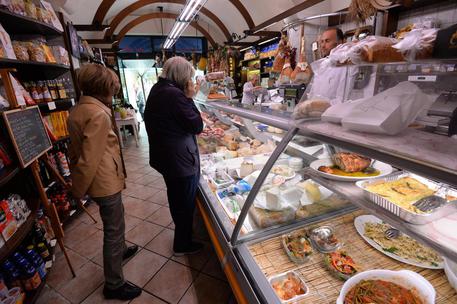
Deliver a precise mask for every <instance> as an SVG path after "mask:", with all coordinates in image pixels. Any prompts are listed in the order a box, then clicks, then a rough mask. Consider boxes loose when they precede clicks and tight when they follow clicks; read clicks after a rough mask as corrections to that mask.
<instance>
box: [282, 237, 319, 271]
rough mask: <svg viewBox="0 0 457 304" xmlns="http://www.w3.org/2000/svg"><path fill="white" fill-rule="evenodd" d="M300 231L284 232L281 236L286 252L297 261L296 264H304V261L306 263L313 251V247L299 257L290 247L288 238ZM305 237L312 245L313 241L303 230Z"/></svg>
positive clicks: (291, 258)
mask: <svg viewBox="0 0 457 304" xmlns="http://www.w3.org/2000/svg"><path fill="white" fill-rule="evenodd" d="M299 233H300V232H299V231H297V232H292V233H289V234H284V235H283V236H282V237H281V243H282V247H283V248H284V251H285V252H286V254H287V256H288V257H289V259H290V260H291V261H292V262H294V263H296V264H303V263H306V262H307V261H309V257H310V256H311V254H312V253H313V250H312V247H311V249H310V251H309V252H305V253H304V254H303V257H302V258H300V257H297V256H295V255H294V254H293V252H292V251H291V250H290V249H289V247H288V246H287V239H288V238H290V237H296V236H297V235H298V234H299ZM302 237H303V239H305V241H306V242H308V243H309V245H310V246H311V242H310V241H309V239H308V238H307V237H306V236H305V233H304V232H303V236H302Z"/></svg>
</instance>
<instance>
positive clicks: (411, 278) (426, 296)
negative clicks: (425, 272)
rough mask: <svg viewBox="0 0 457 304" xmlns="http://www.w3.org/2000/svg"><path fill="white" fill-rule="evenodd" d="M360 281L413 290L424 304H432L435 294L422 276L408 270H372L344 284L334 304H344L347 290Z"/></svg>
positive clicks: (359, 274)
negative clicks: (371, 281) (373, 281)
mask: <svg viewBox="0 0 457 304" xmlns="http://www.w3.org/2000/svg"><path fill="white" fill-rule="evenodd" d="M362 280H383V281H388V282H392V283H395V284H398V285H400V286H402V287H404V288H407V289H414V290H415V291H416V294H417V295H418V296H419V297H420V299H421V300H422V301H423V303H424V304H434V303H435V297H436V292H435V289H434V288H433V286H432V284H430V283H429V281H427V280H426V279H425V278H424V277H423V276H421V275H420V274H418V273H415V272H414V271H410V270H399V271H392V270H385V269H373V270H367V271H364V272H360V273H358V274H356V275H354V276H353V277H352V278H350V279H349V280H347V281H346V283H344V285H343V287H342V288H341V291H340V295H339V297H338V299H337V300H336V304H344V298H345V297H346V294H347V293H348V292H349V290H350V289H351V288H352V287H354V286H355V285H356V284H357V283H359V282H360V281H362Z"/></svg>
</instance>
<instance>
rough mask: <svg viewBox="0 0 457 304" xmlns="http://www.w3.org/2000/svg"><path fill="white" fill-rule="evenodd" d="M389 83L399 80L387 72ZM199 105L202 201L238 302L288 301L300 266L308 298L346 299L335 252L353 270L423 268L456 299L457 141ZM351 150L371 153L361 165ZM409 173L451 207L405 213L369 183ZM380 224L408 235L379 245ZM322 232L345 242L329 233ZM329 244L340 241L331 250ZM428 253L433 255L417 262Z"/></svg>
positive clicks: (439, 293)
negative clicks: (290, 276) (344, 170)
mask: <svg viewBox="0 0 457 304" xmlns="http://www.w3.org/2000/svg"><path fill="white" fill-rule="evenodd" d="M375 70H378V69H375ZM414 72H416V71H414ZM419 76H420V75H419ZM396 77H398V75H396ZM380 79H381V80H380V82H381V83H383V84H384V85H386V84H387V83H390V84H392V85H393V83H394V81H391V82H387V81H386V78H385V73H384V74H382V75H381V76H380ZM406 79H408V77H406ZM378 83H379V82H378ZM390 84H389V85H390ZM386 86H387V85H386ZM359 87H360V84H359ZM197 105H198V107H199V108H200V110H201V112H202V115H203V116H204V119H205V123H206V127H205V130H204V132H203V133H202V134H201V135H200V136H199V138H198V143H199V147H200V154H201V168H202V177H201V182H200V193H199V199H198V201H199V204H198V205H199V208H200V210H201V211H202V213H203V214H204V215H203V217H204V219H205V222H206V224H207V227H208V228H209V230H210V236H211V239H212V241H213V243H215V247H216V251H217V253H218V256H219V259H220V260H221V263H222V266H223V269H224V271H225V273H226V275H227V277H228V278H229V282H230V284H231V285H232V289H233V290H234V293H235V295H236V297H237V300H238V301H239V302H245V303H281V299H280V298H279V297H278V295H282V296H284V290H283V287H284V286H281V285H278V284H276V283H275V282H276V281H275V280H278V278H276V276H277V275H280V274H283V273H285V272H288V271H291V270H293V271H294V273H295V274H298V275H299V277H300V278H301V279H302V280H303V281H304V283H305V284H306V288H307V291H308V292H307V294H306V295H304V296H303V297H302V298H299V299H298V300H297V302H298V303H335V301H336V299H337V297H338V295H339V294H340V290H341V288H342V286H343V284H344V280H341V273H339V272H338V271H336V272H335V269H334V268H332V266H329V263H330V265H331V263H332V261H333V259H336V258H338V257H336V255H335V252H336V253H337V254H339V255H341V254H343V255H347V256H349V257H350V259H351V260H350V261H352V262H351V263H349V264H351V265H352V264H355V265H356V266H354V268H355V269H352V271H353V272H354V273H360V272H363V271H365V270H371V269H389V270H400V269H406V270H411V271H414V272H417V273H419V274H421V275H422V276H423V277H424V278H425V279H426V280H428V281H429V282H430V283H431V284H432V286H433V287H434V290H435V291H436V303H456V302H457V293H456V291H455V289H453V287H452V286H451V284H450V283H449V281H448V280H449V279H448V278H447V277H446V275H445V273H444V271H443V267H444V264H445V263H444V260H445V259H446V260H447V261H449V262H452V261H454V262H457V239H456V237H455V231H457V214H456V212H455V211H456V210H457V209H456V208H455V207H454V206H453V205H452V200H453V199H455V198H456V197H457V191H455V190H453V189H455V188H456V187H457V163H456V158H455V155H456V154H455V151H456V147H457V141H456V140H455V139H453V138H448V137H445V136H442V135H437V134H436V133H431V132H424V131H423V130H418V129H411V128H409V129H408V130H406V131H405V132H402V133H400V135H396V136H383V135H375V134H363V133H357V132H351V131H347V130H344V129H343V128H342V127H341V126H338V125H335V124H331V123H326V122H322V121H321V120H320V119H311V118H310V119H302V120H298V121H294V120H293V119H292V118H291V115H290V113H288V112H284V111H277V110H271V109H270V108H268V107H264V106H261V105H255V106H246V105H241V104H238V103H236V102H231V101H211V102H198V101H197ZM343 151H350V152H349V153H350V154H349V156H350V157H353V156H354V154H352V153H358V155H359V156H357V157H360V158H357V159H356V160H355V161H354V159H352V161H353V162H352V163H351V160H348V159H345V154H344V152H343ZM340 152H343V153H340ZM332 157H333V158H332ZM335 162H336V163H340V164H341V166H347V167H350V166H353V165H354V166H356V167H357V166H362V167H363V168H364V169H361V170H359V171H357V172H359V173H360V172H362V171H363V174H365V175H363V176H357V174H352V175H350V174H349V175H350V176H344V174H342V175H343V176H339V178H335V176H333V177H331V176H330V177H329V176H328V174H334V172H333V171H332V172H333V173H329V172H328V171H327V170H335V167H334V164H335ZM340 168H341V167H340ZM334 175H335V174H334ZM336 175H337V174H336ZM405 178H406V181H407V183H406V185H407V187H409V186H411V184H408V182H411V179H413V180H415V181H419V182H420V183H421V185H425V187H428V188H430V189H432V190H433V191H432V192H431V193H439V194H440V195H443V197H446V199H447V200H448V203H447V204H446V206H445V208H447V209H446V211H443V212H441V214H433V217H429V216H428V215H429V214H422V215H421V216H417V214H416V215H415V216H411V215H410V216H405V214H406V213H405V212H404V211H398V210H397V209H395V208H396V207H395V204H393V203H391V202H390V201H388V200H385V199H383V197H382V195H383V194H382V192H381V194H379V195H378V196H376V195H374V194H373V193H371V194H370V193H369V192H368V190H367V189H371V188H369V186H371V185H372V182H373V181H376V182H377V183H379V184H383V183H384V184H387V185H390V184H388V183H389V182H391V181H397V180H401V181H403V180H404V179H405ZM348 179H349V180H348ZM375 184H376V183H373V185H375ZM395 187H397V186H395ZM400 187H401V186H400ZM433 187H436V188H433ZM373 189H374V188H373ZM395 189H399V188H395ZM373 191H375V190H373ZM379 196H381V199H380V198H379ZM384 198H385V197H384ZM449 202H451V203H449ZM448 205H449V206H448ZM392 208H393V209H392ZM397 208H398V206H397ZM410 211H411V210H410ZM410 213H414V212H410ZM416 213H419V212H418V211H417V210H416ZM323 227H324V228H323ZM373 227H375V228H376V229H378V230H379V231H377V232H378V233H381V236H382V237H384V238H385V236H384V235H382V234H383V233H384V231H385V230H388V229H389V228H391V227H394V228H396V229H398V230H399V231H401V233H400V235H401V236H397V237H398V239H397V240H396V241H395V240H394V241H393V242H394V243H389V242H388V241H385V240H381V241H379V235H378V236H377V237H378V241H376V239H377V237H376V235H373V233H374V232H373V231H372V230H373V229H374V228H373ZM316 229H317V230H316ZM322 229H324V231H327V230H325V229H329V231H330V232H332V233H333V236H334V238H330V239H325V240H323V239H320V236H319V235H320V234H319V233H321V230H322ZM370 229H371V230H370ZM327 232H328V231H327ZM382 237H381V238H382ZM386 239H388V238H386ZM297 240H299V241H298V243H297ZM305 240H306V241H305ZM385 242H387V243H385ZM297 244H298V245H297ZM392 244H394V245H392ZM319 245H322V246H323V247H322V246H321V247H319ZM328 245H335V247H334V248H333V249H332V250H329V251H327V252H325V250H322V248H324V247H325V246H328ZM297 246H298V247H297ZM388 246H390V247H388ZM395 246H397V247H399V248H397V247H395ZM405 246H407V250H406V249H404V248H403V247H405ZM405 248H406V247H405ZM324 249H325V248H324ZM417 250H420V251H421V252H423V251H425V252H426V256H425V257H423V256H420V257H419V258H418V257H417V254H416V255H415V254H414V252H416V251H417ZM323 251H324V252H323ZM328 252H333V253H330V254H329V253H328ZM408 252H409V253H408ZM411 252H413V254H411ZM340 258H341V257H340ZM454 271H455V270H454ZM354 273H352V272H351V269H349V275H352V274H354ZM349 275H348V276H349ZM346 277H347V276H346ZM454 284H455V283H454ZM286 293H287V292H286Z"/></svg>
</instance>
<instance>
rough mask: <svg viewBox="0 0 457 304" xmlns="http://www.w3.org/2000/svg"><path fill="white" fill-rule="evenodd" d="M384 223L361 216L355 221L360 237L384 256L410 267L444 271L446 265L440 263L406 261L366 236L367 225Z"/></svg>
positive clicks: (371, 217)
mask: <svg viewBox="0 0 457 304" xmlns="http://www.w3.org/2000/svg"><path fill="white" fill-rule="evenodd" d="M382 222H383V221H382V220H381V219H379V218H377V217H376V216H373V215H361V216H358V217H356V218H355V219H354V226H355V229H356V230H357V232H358V233H359V234H360V236H361V237H362V238H363V239H364V240H365V242H367V243H368V244H370V245H371V246H372V247H373V248H375V249H376V250H378V251H380V252H382V253H383V254H385V255H387V256H388V257H390V258H392V259H394V260H397V261H399V262H402V263H405V264H408V265H413V266H417V267H420V268H427V269H443V267H444V264H443V263H439V264H438V265H437V266H432V265H430V264H429V263H418V262H416V261H414V260H410V259H406V258H404V257H401V256H398V255H396V254H395V253H392V252H389V251H386V250H384V249H383V248H382V247H381V246H380V245H379V244H378V243H376V242H375V241H374V240H372V239H370V238H369V237H366V236H365V223H382Z"/></svg>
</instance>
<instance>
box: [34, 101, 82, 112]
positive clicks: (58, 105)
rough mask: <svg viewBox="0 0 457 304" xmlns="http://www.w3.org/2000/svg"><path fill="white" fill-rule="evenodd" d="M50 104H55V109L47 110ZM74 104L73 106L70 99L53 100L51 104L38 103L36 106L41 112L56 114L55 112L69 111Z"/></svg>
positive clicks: (73, 102)
mask: <svg viewBox="0 0 457 304" xmlns="http://www.w3.org/2000/svg"><path fill="white" fill-rule="evenodd" d="M52 103H54V104H55V109H53V110H51V109H49V106H50V104H52ZM74 104H75V101H74V99H73V98H70V99H61V100H54V101H51V102H41V103H38V104H37V105H38V107H39V108H40V111H42V112H44V113H51V112H56V111H66V110H68V109H70V108H71V107H72V106H73V105H74Z"/></svg>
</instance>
